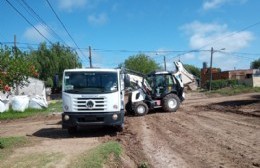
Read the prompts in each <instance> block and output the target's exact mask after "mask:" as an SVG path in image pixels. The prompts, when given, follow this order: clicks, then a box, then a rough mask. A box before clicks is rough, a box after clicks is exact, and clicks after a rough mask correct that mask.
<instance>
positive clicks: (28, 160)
mask: <svg viewBox="0 0 260 168" xmlns="http://www.w3.org/2000/svg"><path fill="white" fill-rule="evenodd" d="M62 157H63V154H61V153H50V154H48V153H31V154H29V155H24V156H19V157H15V158H14V159H12V160H11V161H8V160H7V161H6V162H4V163H3V166H2V168H10V167H19V168H27V167H56V166H55V165H56V164H57V163H58V162H59V161H60V160H61V159H62Z"/></svg>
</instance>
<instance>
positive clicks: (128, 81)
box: [124, 74, 130, 88]
mask: <svg viewBox="0 0 260 168" xmlns="http://www.w3.org/2000/svg"><path fill="white" fill-rule="evenodd" d="M124 83H125V88H128V87H130V77H129V75H127V74H125V75H124Z"/></svg>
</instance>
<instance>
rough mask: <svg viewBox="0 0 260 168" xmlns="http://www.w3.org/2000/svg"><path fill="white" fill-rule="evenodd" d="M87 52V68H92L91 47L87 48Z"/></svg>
mask: <svg viewBox="0 0 260 168" xmlns="http://www.w3.org/2000/svg"><path fill="white" fill-rule="evenodd" d="M88 52H89V67H90V68H93V67H92V57H91V46H89V47H88Z"/></svg>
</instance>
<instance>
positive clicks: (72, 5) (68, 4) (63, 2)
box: [58, 0, 88, 11]
mask: <svg viewBox="0 0 260 168" xmlns="http://www.w3.org/2000/svg"><path fill="white" fill-rule="evenodd" d="M87 3H88V0H59V2H58V5H59V8H60V9H62V10H67V11H72V9H77V8H83V7H84V6H85V5H86V4H87Z"/></svg>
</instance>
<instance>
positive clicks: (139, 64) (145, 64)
mask: <svg viewBox="0 0 260 168" xmlns="http://www.w3.org/2000/svg"><path fill="white" fill-rule="evenodd" d="M124 65H125V68H127V69H131V70H134V71H137V72H141V73H144V74H146V73H149V72H152V71H155V70H156V69H159V68H160V66H159V64H157V63H156V62H155V61H154V60H153V59H152V58H150V57H149V56H147V55H145V54H137V55H132V56H130V57H129V58H128V59H126V60H125V62H124Z"/></svg>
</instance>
